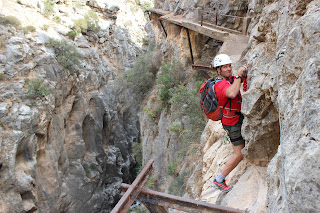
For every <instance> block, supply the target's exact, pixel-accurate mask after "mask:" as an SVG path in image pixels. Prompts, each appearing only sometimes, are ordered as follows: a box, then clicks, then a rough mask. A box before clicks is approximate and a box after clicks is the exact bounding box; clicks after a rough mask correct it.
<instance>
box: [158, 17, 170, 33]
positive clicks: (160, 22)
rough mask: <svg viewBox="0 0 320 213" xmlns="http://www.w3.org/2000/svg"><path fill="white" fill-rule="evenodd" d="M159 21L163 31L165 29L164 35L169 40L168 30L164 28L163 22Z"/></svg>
mask: <svg viewBox="0 0 320 213" xmlns="http://www.w3.org/2000/svg"><path fill="white" fill-rule="evenodd" d="M158 20H159V22H160V25H161V27H162V29H163V32H164V34H165V35H166V38H167V37H168V34H167V31H166V29H165V28H164V26H163V23H162V20H161V19H158Z"/></svg>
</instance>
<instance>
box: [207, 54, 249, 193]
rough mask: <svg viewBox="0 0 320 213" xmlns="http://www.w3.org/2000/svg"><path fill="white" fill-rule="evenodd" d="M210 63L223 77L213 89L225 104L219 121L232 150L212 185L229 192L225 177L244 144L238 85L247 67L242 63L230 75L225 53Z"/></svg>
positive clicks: (227, 58) (233, 166)
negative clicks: (235, 73)
mask: <svg viewBox="0 0 320 213" xmlns="http://www.w3.org/2000/svg"><path fill="white" fill-rule="evenodd" d="M211 63H212V64H213V66H214V67H215V68H216V69H217V72H218V79H223V80H220V81H218V82H217V83H216V84H215V85H214V89H215V92H216V95H217V98H218V102H219V105H220V106H225V107H224V108H223V109H222V112H223V116H222V119H221V123H222V125H223V128H224V129H225V130H226V131H227V133H228V135H229V137H230V140H231V143H232V147H233V151H234V154H233V155H232V157H231V158H230V159H229V160H228V162H227V164H226V165H225V166H224V168H223V169H222V171H221V173H219V174H218V176H217V177H216V178H215V179H214V181H213V185H214V186H216V187H217V188H218V189H219V190H221V191H224V192H229V191H230V190H231V189H232V187H230V186H228V185H227V184H226V182H225V178H226V176H227V175H228V174H229V173H230V172H231V171H232V170H233V169H234V168H235V167H236V166H237V165H238V164H239V163H240V161H241V160H242V159H243V156H242V153H241V150H242V149H243V148H244V146H245V142H244V140H243V138H242V136H241V125H242V120H243V115H242V114H241V112H240V111H241V101H242V98H241V94H240V86H241V83H242V76H243V74H244V73H245V72H246V69H247V67H246V66H245V65H243V66H242V67H241V68H240V69H239V70H238V71H237V75H236V76H232V73H231V71H232V66H231V63H232V60H231V58H230V57H229V56H228V55H226V54H219V55H217V56H216V57H215V58H214V59H213V61H212V62H211Z"/></svg>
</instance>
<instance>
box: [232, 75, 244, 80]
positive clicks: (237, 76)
mask: <svg viewBox="0 0 320 213" xmlns="http://www.w3.org/2000/svg"><path fill="white" fill-rule="evenodd" d="M234 78H235V79H238V78H239V79H241V81H242V76H240V75H236V76H234Z"/></svg>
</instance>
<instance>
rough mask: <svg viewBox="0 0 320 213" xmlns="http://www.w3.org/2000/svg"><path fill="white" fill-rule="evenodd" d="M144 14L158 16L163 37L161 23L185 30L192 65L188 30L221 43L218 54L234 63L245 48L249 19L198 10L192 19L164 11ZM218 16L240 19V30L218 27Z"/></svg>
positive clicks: (150, 10)
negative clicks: (225, 55) (211, 19)
mask: <svg viewBox="0 0 320 213" xmlns="http://www.w3.org/2000/svg"><path fill="white" fill-rule="evenodd" d="M146 12H148V13H149V15H150V14H156V15H157V16H158V20H159V22H160V25H161V27H162V29H163V31H164V33H165V36H167V31H166V29H165V27H164V24H163V21H166V22H169V23H172V24H175V25H179V26H181V27H183V28H185V29H186V31H187V36H188V42H189V49H190V55H191V61H192V64H193V63H194V60H193V51H192V45H191V41H190V35H189V30H192V31H195V32H198V33H200V34H203V35H205V36H208V37H209V38H212V39H215V40H219V41H222V42H223V45H222V47H221V49H220V51H219V53H225V54H228V55H229V56H230V57H231V59H232V60H233V61H234V62H236V61H238V60H239V58H240V55H241V53H242V51H243V50H244V49H245V48H246V46H247V44H248V40H249V38H248V37H247V29H248V25H249V23H250V17H241V16H232V15H226V14H219V12H218V11H215V12H209V11H205V10H200V9H197V10H196V12H195V16H194V17H193V19H186V18H184V17H183V16H181V15H174V13H173V12H169V11H164V10H161V9H156V8H152V9H148V10H146ZM208 16H209V17H213V18H214V19H215V21H214V22H212V21H208V20H206V19H205V18H204V17H208ZM219 16H224V17H229V18H232V19H240V20H241V23H242V30H241V31H237V30H234V29H229V28H226V27H222V26H219V25H218V17H219Z"/></svg>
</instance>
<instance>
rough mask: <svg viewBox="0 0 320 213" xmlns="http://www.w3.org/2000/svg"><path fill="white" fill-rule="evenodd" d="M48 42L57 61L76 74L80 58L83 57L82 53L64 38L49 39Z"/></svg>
mask: <svg viewBox="0 0 320 213" xmlns="http://www.w3.org/2000/svg"><path fill="white" fill-rule="evenodd" d="M49 44H50V45H51V46H52V47H53V48H54V52H55V54H56V55H57V61H58V63H59V64H60V65H61V66H62V67H63V68H64V69H66V70H69V71H70V72H71V73H77V74H78V72H79V67H80V64H81V60H82V59H83V58H84V57H83V55H81V54H80V53H79V52H78V51H77V49H76V48H75V47H74V46H73V45H70V44H68V43H67V41H64V40H61V41H59V40H54V39H50V40H49Z"/></svg>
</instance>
